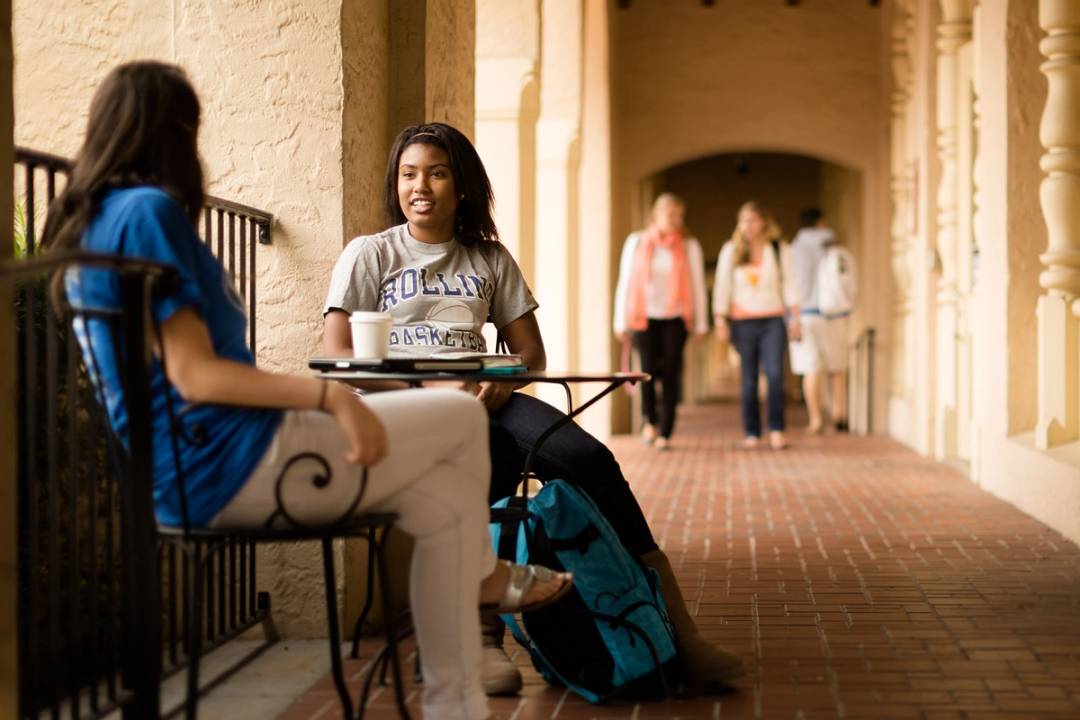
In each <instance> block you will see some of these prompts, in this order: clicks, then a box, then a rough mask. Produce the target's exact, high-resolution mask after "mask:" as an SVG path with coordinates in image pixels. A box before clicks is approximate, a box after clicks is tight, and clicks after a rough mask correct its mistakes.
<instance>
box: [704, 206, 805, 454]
mask: <svg viewBox="0 0 1080 720" xmlns="http://www.w3.org/2000/svg"><path fill="white" fill-rule="evenodd" d="M785 315H788V317H789V318H790V319H789V324H788V326H787V327H786V328H785V324H784V317H785ZM713 316H714V317H715V319H716V332H717V335H718V336H719V338H720V339H721V340H725V341H726V340H731V341H732V342H733V343H735V349H736V350H738V352H739V358H740V365H741V366H742V391H741V400H742V420H743V431H744V433H745V435H746V437H745V438H744V440H743V446H744V447H747V448H752V447H757V445H758V443H759V442H760V438H761V412H760V409H759V407H758V392H757V388H758V369H759V366H764V370H765V378H766V380H768V385H769V390H768V401H767V405H768V412H767V418H766V422H767V425H768V429H769V445H771V446H772V447H773V448H774V449H776V450H781V449H783V448H785V447H787V440H786V439H785V438H784V348H785V347H786V346H787V334H788V333H790V334H791V337H792V338H793V339H795V340H798V339H799V337H800V335H801V332H802V328H801V326H800V324H799V299H798V290H797V288H796V283H795V276H794V268H793V267H792V264H791V253H790V252H789V250H788V246H787V243H784V242H782V241H781V240H780V228H779V227H777V225H776V223H775V222H774V221H773V219H772V216H771V215H770V214H769V212H768V211H767V210H765V209H764V208H763V207H761V206H760V205H759V204H757V203H755V202H747V203H744V204H743V206H742V207H740V208H739V215H738V223H737V224H736V225H735V231H734V232H733V233H732V235H731V240H729V241H728V242H726V243H724V246H723V247H722V248H721V249H720V258H719V260H718V261H717V263H716V282H715V284H714V286H713Z"/></svg>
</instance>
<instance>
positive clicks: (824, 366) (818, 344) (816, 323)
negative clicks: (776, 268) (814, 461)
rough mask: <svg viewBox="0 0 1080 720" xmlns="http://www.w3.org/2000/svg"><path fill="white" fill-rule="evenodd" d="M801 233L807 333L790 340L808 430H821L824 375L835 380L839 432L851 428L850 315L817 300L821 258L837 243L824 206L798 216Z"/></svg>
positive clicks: (798, 266) (799, 274)
mask: <svg viewBox="0 0 1080 720" xmlns="http://www.w3.org/2000/svg"><path fill="white" fill-rule="evenodd" d="M799 225H800V228H799V232H797V233H796V234H795V238H794V239H793V240H792V241H791V258H792V263H793V264H794V266H795V280H796V283H797V285H798V289H799V305H800V307H801V308H802V323H803V337H802V339H801V340H798V341H794V340H793V341H792V343H791V370H792V372H794V373H795V374H796V375H802V378H803V380H802V382H803V396H804V397H805V398H806V410H807V414H808V415H809V416H810V417H809V424H808V425H807V428H806V429H807V431H808V432H810V433H814V434H816V433H819V432H821V428H822V425H823V422H824V421H823V417H822V398H821V395H822V389H823V388H822V386H821V380H822V378H821V376H822V374H828V376H829V382H830V390H831V392H830V399H831V404H832V408H831V410H832V412H831V418H832V421H833V422H834V423H835V427H836V429H837V430H838V431H840V432H844V431H846V430H847V376H846V372H847V317H846V316H837V317H832V316H829V317H826V316H825V314H823V312H822V309H821V308H820V307H819V304H818V295H819V290H818V275H819V268H820V267H821V262H822V259H823V258H824V257H825V253H826V252H827V251H828V249H829V248H830V247H831V246H833V245H835V244H836V235H835V234H834V233H833V231H832V230H830V229H829V228H828V227H827V226H826V225H825V222H824V220H823V219H822V215H821V210H819V209H818V208H813V207H812V208H806V209H805V210H803V211H802V212H801V213H800V216H799Z"/></svg>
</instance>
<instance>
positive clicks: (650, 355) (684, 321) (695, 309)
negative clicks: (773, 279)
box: [613, 192, 709, 450]
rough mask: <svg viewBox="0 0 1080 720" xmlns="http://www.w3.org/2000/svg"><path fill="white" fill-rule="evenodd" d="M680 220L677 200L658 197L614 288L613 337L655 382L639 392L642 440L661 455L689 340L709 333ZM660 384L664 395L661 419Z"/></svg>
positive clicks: (698, 260)
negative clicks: (629, 347) (638, 359)
mask: <svg viewBox="0 0 1080 720" xmlns="http://www.w3.org/2000/svg"><path fill="white" fill-rule="evenodd" d="M685 217H686V203H685V202H683V200H682V199H681V198H680V197H679V196H678V195H675V194H674V193H668V192H666V193H662V194H661V195H660V196H659V197H657V198H656V202H655V203H653V210H652V222H651V223H650V224H649V226H648V227H647V228H645V229H644V230H641V231H637V232H633V233H630V236H629V237H627V238H626V242H625V244H623V251H622V261H621V262H620V263H619V282H618V284H617V285H616V287H615V308H614V310H615V313H614V316H615V317H614V323H613V324H614V328H615V335H616V336H617V337H618V338H619V340H620V341H622V342H623V343H626V342H628V341H631V340H632V341H633V343H634V347H636V348H637V350H638V354H639V355H640V356H641V369H642V370H643V371H644V372H647V373H649V375H651V376H652V377H653V379H652V380H650V381H649V382H646V383H642V386H641V409H642V412H643V413H644V415H645V427H644V428H642V433H641V436H642V439H643V440H644V442H645V443H646V444H652V443H653V442H655V443H656V447H657V449H659V450H667V449H668V448H669V446H670V440H671V434H672V432H674V430H675V409H676V406H677V405H678V403H679V395H680V390H681V388H680V385H681V381H682V368H683V347H684V346H685V344H686V339H687V336H688V335H689V333H691V332H692V333H694V335H695V336H697V337H700V336H703V335H705V333H707V332H708V331H709V321H708V317H707V313H706V310H705V268H704V262H703V259H702V254H701V244H700V243H698V241H697V240H696V239H695V238H693V237H689V236H687V235H686V227H685V226H684V224H683V221H684V218H685ZM657 379H659V380H660V385H661V388H662V394H661V404H660V409H659V412H658V411H657V406H656V380H657Z"/></svg>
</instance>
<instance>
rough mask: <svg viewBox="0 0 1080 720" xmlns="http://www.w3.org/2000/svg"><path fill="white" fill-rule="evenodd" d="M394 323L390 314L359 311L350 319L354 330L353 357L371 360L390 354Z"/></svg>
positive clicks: (350, 326) (351, 327)
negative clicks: (391, 331)
mask: <svg viewBox="0 0 1080 720" xmlns="http://www.w3.org/2000/svg"><path fill="white" fill-rule="evenodd" d="M393 325H394V321H393V318H392V317H390V313H384V312H366V311H361V310H358V311H356V312H354V313H353V314H352V315H351V316H350V317H349V328H350V329H351V330H352V348H353V357H357V358H363V359H365V360H370V359H374V358H384V357H386V356H387V355H389V354H390V328H391V327H393Z"/></svg>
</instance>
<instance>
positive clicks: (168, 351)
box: [157, 308, 387, 465]
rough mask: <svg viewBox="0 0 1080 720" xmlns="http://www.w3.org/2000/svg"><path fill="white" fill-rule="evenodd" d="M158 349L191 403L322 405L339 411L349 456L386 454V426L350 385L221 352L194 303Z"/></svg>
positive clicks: (373, 458)
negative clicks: (270, 367) (265, 368)
mask: <svg viewBox="0 0 1080 720" xmlns="http://www.w3.org/2000/svg"><path fill="white" fill-rule="evenodd" d="M157 352H158V354H159V355H160V356H161V357H162V359H163V362H164V367H165V371H166V373H167V375H168V379H169V382H171V383H172V385H173V386H174V387H175V388H176V390H177V392H179V393H180V396H181V397H183V398H184V400H186V401H188V402H190V403H201V404H212V405H237V406H246V407H263V408H283V409H295V410H323V411H325V412H328V413H330V414H331V415H333V416H334V419H335V420H336V421H337V423H338V426H339V427H340V428H341V430H342V432H343V433H344V435H345V437H346V440H347V441H348V443H349V447H350V450H349V452H348V453H347V454H346V456H345V457H346V459H347V460H349V461H350V462H359V463H362V464H364V465H373V464H375V463H377V462H378V461H379V460H381V459H382V458H383V457H385V456H386V451H387V440H386V430H385V429H384V428H383V426H382V423H380V422H379V420H378V418H376V417H375V415H374V414H373V413H372V412H371V410H369V409H368V408H367V406H366V405H364V404H363V402H362V401H361V400H359V399H358V398H357V397H356V396H355V395H354V394H353V393H352V392H351V391H350V390H349V389H348V388H346V387H345V386H344V385H341V384H339V383H331V382H326V381H325V380H319V379H318V378H311V377H301V376H295V375H277V374H273V373H268V372H265V371H263V370H259V369H258V368H256V367H254V366H252V365H245V364H244V363H240V362H236V361H234V360H227V359H225V358H221V357H218V355H217V353H216V352H214V347H213V344H212V343H211V341H210V332H209V330H208V329H207V327H206V323H204V322H203V321H202V319H201V318H200V317H199V315H198V314H197V313H196V312H195V310H193V309H192V308H184V309H182V310H179V311H177V312H176V313H174V314H172V315H171V316H169V318H168V319H166V320H165V322H163V323H162V324H161V345H160V347H159V348H157Z"/></svg>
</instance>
